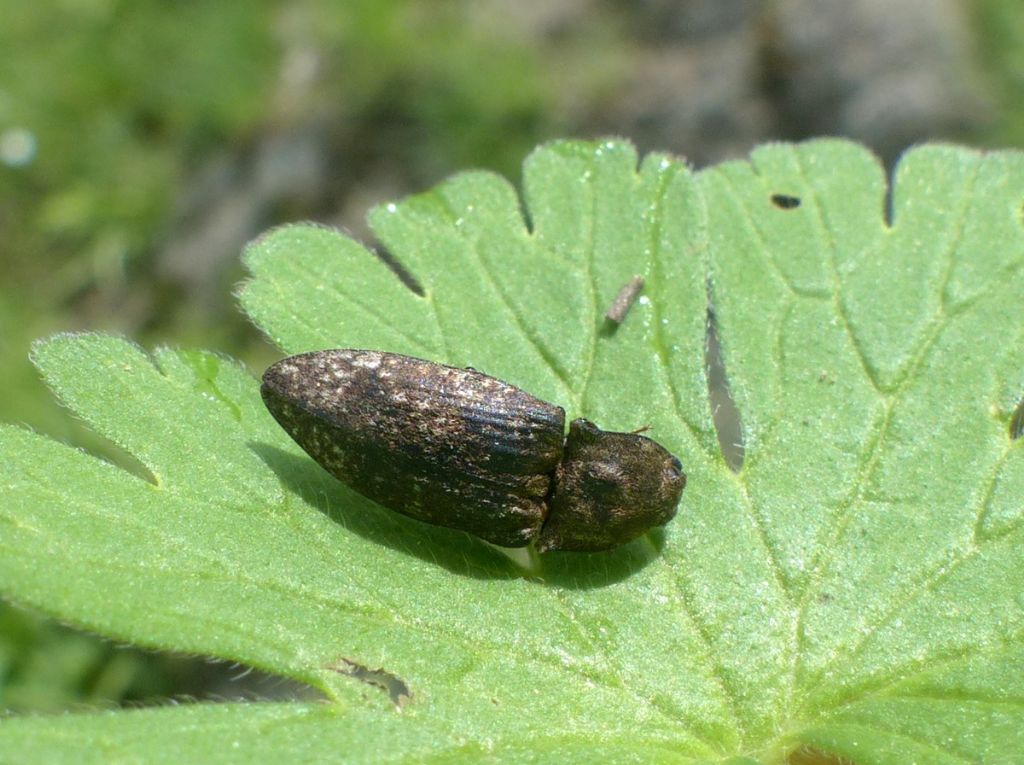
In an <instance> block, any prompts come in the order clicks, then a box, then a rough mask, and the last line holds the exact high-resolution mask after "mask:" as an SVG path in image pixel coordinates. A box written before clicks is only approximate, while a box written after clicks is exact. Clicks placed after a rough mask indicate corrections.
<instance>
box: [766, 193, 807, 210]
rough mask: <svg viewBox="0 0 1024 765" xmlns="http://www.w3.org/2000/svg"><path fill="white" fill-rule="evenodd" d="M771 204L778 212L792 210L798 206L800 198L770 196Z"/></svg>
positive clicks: (783, 195)
mask: <svg viewBox="0 0 1024 765" xmlns="http://www.w3.org/2000/svg"><path fill="white" fill-rule="evenodd" d="M772 204H773V205H775V206H776V207H778V208H779V209H780V210H792V209H794V208H796V207H799V206H800V197H794V196H790V195H789V194H772Z"/></svg>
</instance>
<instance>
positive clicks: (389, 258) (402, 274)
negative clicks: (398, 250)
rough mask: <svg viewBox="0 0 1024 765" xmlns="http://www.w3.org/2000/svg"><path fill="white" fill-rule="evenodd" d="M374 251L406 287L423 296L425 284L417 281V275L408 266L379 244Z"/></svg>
mask: <svg viewBox="0 0 1024 765" xmlns="http://www.w3.org/2000/svg"><path fill="white" fill-rule="evenodd" d="M373 253H374V254H375V255H376V256H377V257H378V258H380V260H381V262H382V263H383V264H384V265H385V266H387V267H388V268H390V269H391V273H393V274H394V275H395V276H397V277H398V280H399V281H400V282H402V284H404V285H405V286H406V287H408V288H409V289H411V290H412V291H413V292H415V293H416V294H417V295H419V296H420V297H423V295H424V294H426V293H424V291H423V286H422V285H421V284H420V283H419V281H417V279H416V277H415V276H413V275H412V272H410V271H409V269H408V268H406V267H405V266H403V265H402V263H401V262H400V261H399V260H398V258H396V257H395V256H394V255H393V254H392V253H391V252H390V251H389V250H387V249H385V248H384V247H381V246H380V245H377V246H376V247H374V248H373Z"/></svg>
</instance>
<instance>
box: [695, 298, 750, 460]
mask: <svg viewBox="0 0 1024 765" xmlns="http://www.w3.org/2000/svg"><path fill="white" fill-rule="evenodd" d="M704 365H705V367H706V368H707V376H708V402H709V404H710V405H711V415H712V417H713V418H714V421H715V431H716V432H717V433H718V445H719V447H720V448H721V450H722V458H723V459H724V460H725V464H727V465H728V466H729V467H730V468H731V469H732V470H733V471H734V472H737V473H738V472H739V471H740V468H742V467H743V454H744V446H743V423H742V422H741V420H740V413H739V410H738V409H737V408H736V402H735V401H734V400H733V397H732V391H731V390H730V389H729V378H728V376H727V375H726V372H725V364H724V362H723V361H722V349H721V346H720V345H719V343H718V324H717V322H716V321H715V311H714V309H713V308H710V307H709V308H708V320H707V336H706V342H705V344H704Z"/></svg>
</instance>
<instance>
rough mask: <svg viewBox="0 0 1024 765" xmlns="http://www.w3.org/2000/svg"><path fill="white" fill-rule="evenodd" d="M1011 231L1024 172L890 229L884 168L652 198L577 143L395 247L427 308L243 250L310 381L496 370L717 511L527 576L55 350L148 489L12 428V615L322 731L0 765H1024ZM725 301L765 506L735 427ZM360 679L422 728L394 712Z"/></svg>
mask: <svg viewBox="0 0 1024 765" xmlns="http://www.w3.org/2000/svg"><path fill="white" fill-rule="evenodd" d="M779 195H783V196H785V197H788V198H791V199H788V200H783V199H782V197H780V196H779ZM1022 203H1024V156H1022V155H1020V154H1015V153H995V154H987V155H981V154H977V153H973V152H969V151H967V150H964V149H958V148H953V147H945V146H931V147H923V148H920V149H917V150H915V151H913V152H910V153H908V154H907V155H906V156H905V157H904V159H903V161H902V162H901V164H900V166H899V168H898V170H897V172H896V175H895V181H894V188H893V194H892V211H893V221H892V224H891V225H888V224H887V223H886V221H885V218H884V213H885V209H886V205H887V200H886V182H885V178H884V176H883V173H882V170H881V168H880V167H879V166H878V164H877V162H876V161H875V160H874V158H873V157H871V156H870V155H869V154H867V153H866V152H865V151H863V150H862V149H860V148H858V147H856V146H854V145H852V144H849V143H845V142H840V141H817V142H811V143H807V144H801V145H797V146H790V145H773V146H768V147H764V148H762V149H759V150H757V151H756V152H755V153H754V154H753V155H752V157H751V160H750V161H749V162H734V163H727V164H724V165H721V166H718V167H715V168H711V169H709V170H707V171H704V172H702V173H699V174H697V175H693V174H691V173H690V172H689V171H688V169H687V168H686V167H685V166H684V165H683V164H681V163H680V162H678V161H677V160H674V159H672V158H669V157H666V156H661V155H652V156H649V157H647V158H646V159H645V160H644V161H643V162H642V163H640V164H639V166H638V164H637V158H636V155H635V152H634V151H633V149H632V148H631V147H630V146H629V145H628V144H626V143H624V142H618V141H612V142H604V143H582V142H561V143H556V144H552V145H549V146H546V147H543V148H542V149H540V150H538V151H537V152H535V153H534V154H533V155H532V156H531V157H530V158H529V160H528V161H527V163H526V166H525V171H524V198H523V200H522V201H520V199H519V198H518V197H517V195H516V193H515V192H514V190H513V189H512V188H511V187H510V186H509V185H508V184H507V183H506V182H505V181H503V180H501V179H500V178H497V177H495V176H493V175H490V174H485V173H467V174H463V175H459V176H456V177H454V178H452V179H450V180H449V181H446V182H445V183H443V184H441V185H440V186H438V187H437V188H436V189H434V190H432V191H430V192H428V193H425V194H422V195H419V196H416V197H413V198H411V199H408V200H405V201H403V202H401V203H398V204H393V205H386V206H383V207H381V208H379V209H377V210H375V211H373V212H372V213H371V216H370V220H371V223H372V225H373V227H374V230H375V231H376V233H377V235H378V237H379V238H380V240H381V241H382V242H383V244H384V245H385V246H386V247H387V248H388V250H389V251H390V252H391V253H393V254H394V256H395V257H396V258H397V259H398V261H400V262H401V263H402V264H403V265H404V266H405V268H407V269H408V271H409V272H410V273H411V274H412V275H413V276H414V278H415V279H416V281H417V282H418V283H419V285H420V286H421V287H422V294H417V293H416V292H414V291H412V290H410V289H408V288H406V287H405V286H403V285H402V283H401V282H400V281H399V279H398V278H397V277H396V276H395V275H394V274H393V273H392V272H391V271H390V270H389V269H388V268H387V267H386V266H385V265H384V264H383V263H382V262H381V261H380V260H379V259H378V258H376V257H374V256H373V255H372V253H370V252H368V251H367V250H366V249H365V248H363V247H361V246H360V245H358V244H356V243H354V242H352V241H351V240H349V239H347V238H345V237H343V236H342V235H340V234H337V233H335V232H332V231H330V230H327V229H324V228H318V227H314V226H292V227H285V228H282V229H278V230H275V231H272V232H269V233H268V234H266V235H264V237H262V238H261V239H260V240H258V241H257V242H255V243H254V244H253V245H252V246H251V247H250V248H249V250H248V251H247V253H246V262H247V265H248V266H249V268H250V270H251V272H252V274H253V278H252V280H251V281H250V282H249V283H248V284H247V285H246V286H245V288H244V290H243V292H242V302H243V304H244V306H245V307H246V310H247V311H248V312H249V313H250V315H251V316H252V317H253V318H254V320H255V321H256V322H257V323H258V324H259V325H260V326H261V328H262V329H263V330H264V331H265V332H266V333H267V334H268V335H269V336H270V337H272V338H273V339H274V340H275V341H276V342H278V343H279V344H280V345H281V347H282V348H284V349H286V350H287V351H289V352H298V351H304V350H312V349H316V348H327V347H366V348H379V349H384V350H389V351H395V352H401V353H410V354H413V355H417V356H421V357H425V358H430V359H433V360H436V361H441V362H445V363H450V364H458V365H470V366H473V367H476V368H477V369H480V370H481V371H484V372H487V373H489V374H493V375H495V376H498V377H501V378H503V379H506V380H509V381H510V382H513V383H515V384H517V385H520V386H522V387H524V388H526V389H527V390H529V391H531V392H533V393H535V394H537V395H540V396H542V397H544V398H546V399H548V400H551V401H554V402H556V403H559V404H561V405H563V406H565V407H566V408H567V410H568V414H569V415H570V416H577V415H584V416H587V417H588V418H590V419H593V420H595V421H596V422H598V423H599V424H600V425H601V426H602V427H605V428H610V429H622V430H632V429H635V428H637V427H640V426H642V425H650V427H651V435H653V437H655V438H656V439H657V440H658V441H660V442H661V443H663V444H664V445H665V446H666V447H668V448H669V449H670V450H672V451H673V452H675V453H676V454H678V455H679V456H680V457H681V459H682V460H683V462H684V464H685V466H686V468H687V471H688V473H689V476H690V485H689V487H688V488H687V491H686V493H685V494H684V497H683V503H682V507H681V510H680V514H679V516H678V517H677V518H676V519H675V520H674V521H673V522H672V523H671V524H670V525H669V526H668V527H667V528H666V529H665V530H664V531H655V532H652V533H651V534H649V535H648V536H647V537H646V538H644V539H641V540H637V541H636V542H634V543H631V544H629V545H626V546H624V547H623V548H621V549H619V550H617V551H615V552H612V553H601V554H594V555H578V554H568V553H565V554H557V553H555V554H548V555H545V556H542V557H541V559H540V562H539V564H538V565H539V568H536V569H529V570H524V569H521V568H520V567H519V566H518V565H517V564H516V563H515V562H514V561H513V560H512V559H510V558H508V557H506V556H505V555H504V554H502V553H501V552H499V551H497V550H495V549H494V548H491V547H489V546H487V545H486V544H484V543H481V542H479V541H477V540H474V539H472V538H470V537H468V536H466V535H465V534H462V533H460V532H456V531H452V530H447V529H440V528H434V527H428V526H425V525H423V524H419V523H417V522H415V521H411V520H408V519H405V518H404V517H402V516H400V515H398V514H396V513H392V512H388V511H385V510H382V509H380V508H377V507H375V506H374V505H373V504H372V503H370V502H368V501H366V500H363V499H361V498H360V497H358V496H357V495H355V494H354V493H352V492H351V491H349V490H348V489H346V488H345V487H344V486H341V485H340V484H338V483H337V482H335V481H333V480H331V479H330V478H329V477H327V476H326V474H324V473H323V471H321V470H320V468H319V467H317V466H316V465H315V463H313V462H312V461H311V460H310V459H309V458H308V457H306V456H305V455H304V454H303V453H302V452H301V450H299V449H298V447H296V446H294V445H293V444H292V443H291V442H290V441H289V439H288V438H287V436H285V435H284V434H283V433H282V432H281V431H280V429H279V428H278V427H277V426H276V424H275V423H274V422H273V421H272V419H271V418H270V417H269V415H268V414H267V413H266V412H265V411H264V410H263V408H262V405H261V403H260V400H259V394H258V389H257V384H256V381H255V380H254V379H253V378H252V377H251V376H249V374H248V373H246V372H245V371H244V370H242V369H240V368H239V367H238V366H237V365H235V364H233V363H232V362H230V361H228V360H226V359H221V358H219V357H217V356H214V355H211V354H206V353H199V352H182V351H170V350H161V351H158V352H157V353H156V354H154V355H153V356H152V357H149V356H147V355H146V354H145V353H144V352H142V351H141V350H139V349H138V348H137V347H135V346H133V345H131V344H130V343H127V342H125V341H122V340H118V339H114V338H109V337H102V336H94V335H83V336H63V337H58V338H55V339H54V340H51V341H50V342H48V343H45V344H43V345H40V346H39V347H38V348H37V350H36V362H37V364H38V365H39V367H40V368H41V369H42V371H43V373H44V375H45V376H46V378H47V381H48V382H49V383H50V385H51V386H52V387H53V388H54V390H55V391H56V392H57V393H58V395H59V396H60V397H61V398H62V399H63V400H64V401H65V403H67V404H68V406H69V407H71V408H72V409H73V410H74V411H75V412H76V413H77V414H78V415H79V416H81V417H83V418H84V419H85V420H86V421H87V422H89V423H90V424H91V425H92V426H93V427H94V428H95V429H96V430H97V431H98V432H100V433H101V434H103V435H105V436H106V437H107V438H109V439H111V440H112V441H114V442H115V443H117V444H118V445H120V446H121V447H123V448H124V449H126V450H127V451H129V452H131V453H132V454H134V455H135V456H136V457H137V458H138V459H139V460H140V461H141V463H142V464H143V465H144V466H145V468H146V470H148V471H149V473H150V477H151V479H152V480H151V481H147V480H146V479H145V477H136V476H134V475H130V474H128V473H126V472H125V471H123V470H120V469H118V468H114V467H112V466H110V465H108V464H106V463H103V462H101V461H99V460H97V459H95V458H93V457H90V456H88V455H86V454H83V453H81V452H77V451H74V450H71V449H68V448H66V447H64V446H62V445H60V444H57V443H54V442H52V441H49V440H48V439H45V438H42V437H40V436H37V435H34V434H31V433H28V432H25V431H21V430H18V429H16V428H4V429H2V430H0V476H3V479H2V481H3V482H2V484H0V491H2V492H3V503H2V505H0V508H2V509H0V529H2V531H0V588H2V591H3V592H5V593H6V594H7V595H8V596H9V597H11V598H13V599H15V600H17V601H20V602H23V603H26V604H28V605H32V606H35V607H37V608H40V609H42V610H44V611H47V612H49V613H52V614H54V615H57V616H59V617H61V618H63V619H65V620H67V621H69V622H72V623H75V624H78V625H80V626H83V627H86V628H88V629H91V630H94V631H96V632H99V633H102V634H105V635H109V636H111V637H113V638H116V639H118V640H122V641H130V642H134V643H138V644H140V645H143V646H148V647H153V648H169V649H174V650H177V651H184V652H194V653H199V654H204V655H209V656H213V657H218V658H223V659H226V660H232V661H237V662H241V663H244V664H248V665H253V666H256V667H259V668H261V669H263V670H266V671H269V672H273V673H277V674H280V675H285V676H289V677H292V678H295V679H297V680H301V681H303V682H306V683H308V684H310V685H312V686H314V687H316V688H318V689H319V690H320V691H321V692H323V693H324V694H325V695H326V696H327V698H328V699H329V700H330V701H331V703H330V704H328V705H313V706H310V705H306V704H299V703H294V704H275V705H269V704H249V705H228V706H220V707H216V706H207V705H198V706H193V707H189V708H187V709H160V710H148V711H145V712H130V713H128V712H125V713H115V714H104V715H75V716H70V717H65V718H61V719H60V720H59V721H55V720H52V719H48V718H39V719H24V720H22V719H15V720H9V721H7V722H5V723H3V724H2V725H0V752H3V751H12V752H17V753H18V756H19V757H20V758H21V759H22V760H25V761H29V760H47V761H59V758H60V757H65V758H66V759H71V758H72V755H80V754H82V752H83V751H85V752H89V753H90V754H92V755H95V753H96V752H100V751H102V752H103V753H104V754H105V755H107V756H106V757H105V761H112V760H114V761H116V760H122V761H125V760H130V759H134V758H146V759H151V760H154V761H169V762H173V761H182V760H185V759H190V758H192V759H204V760H206V761H224V762H228V761H235V760H238V761H242V760H243V759H245V760H246V761H249V760H250V759H251V758H252V756H254V752H258V754H259V756H262V757H264V758H266V759H276V760H289V759H303V758H308V759H310V760H319V759H326V758H329V757H331V756H332V754H333V753H334V752H344V755H345V756H346V757H347V758H348V759H352V760H356V761H360V760H364V761H379V760H380V759H384V758H391V759H395V760H420V759H425V758H427V757H432V758H436V759H438V760H441V759H443V760H445V761H449V760H455V761H458V760H460V759H462V760H467V761H468V760H473V761H476V760H478V759H479V758H480V757H482V756H490V757H492V758H494V759H496V760H498V761H522V760H524V759H535V760H542V761H548V760H550V761H559V762H562V761H566V760H569V761H573V760H580V761H584V760H587V761H593V760H594V759H604V760H607V759H614V760H616V761H618V760H623V761H628V760H632V761H643V762H646V761H651V760H658V761H679V762H728V761H732V762H737V763H738V762H762V763H777V762H781V761H783V760H784V759H785V758H786V757H787V756H788V754H789V753H790V752H793V751H796V750H797V749H799V748H800V747H801V746H804V745H807V746H812V747H815V748H817V749H819V750H822V751H827V752H832V753H835V754H837V755H841V756H843V757H846V758H848V759H850V760H851V761H855V762H857V763H890V762H891V763H896V762H899V763H905V762H911V761H918V762H937V763H944V762H965V761H979V762H996V761H1000V760H1002V761H1010V760H1011V759H1012V758H1013V757H1015V756H1017V755H1018V753H1019V752H1020V751H1022V750H1024V733H1021V731H1024V707H1022V704H1024V672H1022V671H1021V670H1022V669H1024V598H1021V596H1020V593H1021V592H1022V591H1024V565H1022V564H1024V545H1022V544H1021V541H1022V540H1021V539H1020V537H1021V533H1022V532H1021V516H1022V514H1024V501H1022V500H1021V496H1022V487H1024V446H1022V445H1021V444H1022V443H1024V439H1016V440H1014V439H1013V438H1011V420H1012V418H1013V416H1014V411H1015V408H1016V407H1017V405H1018V403H1019V401H1020V398H1021V395H1022V392H1024V351H1022V349H1024V342H1022V341H1024V314H1022V312H1021V311H1020V310H1019V305H1017V304H1018V303H1019V292H1020V279H1021V271H1022V267H1024V226H1022ZM527 220H528V221H529V223H528V224H527V222H526V221H527ZM634 274H639V275H642V276H644V277H645V279H646V287H645V290H644V293H643V296H642V298H641V300H640V301H638V303H637V304H636V305H634V306H633V309H632V311H631V312H630V314H629V315H628V316H627V318H626V320H625V322H624V323H623V324H622V325H621V327H619V328H618V329H617V330H612V329H611V328H610V327H609V326H607V325H606V324H605V323H604V320H603V318H602V316H603V312H604V310H605V308H606V307H607V306H608V304H609V303H610V301H611V300H612V298H613V297H614V295H615V293H616V292H617V291H618V289H619V287H621V286H622V284H624V283H625V282H626V281H628V280H629V278H630V277H632V276H633V275H634ZM709 294H710V296H711V299H712V301H713V304H714V310H715V316H716V321H717V327H718V335H719V338H720V341H721V346H722V353H723V359H724V365H725V368H726V370H727V373H728V376H729V382H730V385H731V390H732V392H733V394H734V397H735V400H736V402H737V407H738V411H739V415H740V417H741V419H742V425H743V433H744V439H745V447H746V458H745V462H744V465H743V467H742V469H741V470H740V472H738V473H735V472H733V471H732V470H730V468H729V466H728V465H727V464H726V463H725V462H724V460H723V459H722V457H721V454H720V449H719V445H718V440H717V435H716V433H715V430H714V426H713V422H712V416H711V412H710V409H709V403H708V391H707V382H706V375H705V370H704V364H705V358H704V357H705V352H704V345H705V321H706V309H707V301H708V297H709ZM360 668H361V669H360ZM363 670H370V671H371V674H372V673H373V672H376V673H378V674H377V675H376V677H377V678H386V677H388V676H394V677H396V678H399V679H400V681H401V682H402V683H404V684H405V686H406V687H407V688H408V691H409V695H410V697H409V698H408V699H398V698H396V701H400V702H402V705H401V708H400V709H397V708H396V705H395V704H393V703H392V702H391V701H390V700H389V698H388V696H387V695H386V694H385V693H381V692H377V691H376V690H375V689H373V688H371V687H370V686H367V685H363V684H361V683H359V681H358V679H357V676H359V675H363V676H365V675H366V673H365V671H363ZM380 673H385V674H384V675H381V674H380ZM257 738H258V739H259V742H260V743H259V745H258V748H255V749H254V748H247V747H252V746H254V745H253V743H252V742H253V741H254V740H255V739H257ZM101 742H102V745H101ZM148 742H152V743H151V746H147V744H148ZM160 742H167V743H166V745H163V744H161V743H160ZM238 742H244V743H242V744H241V745H236V744H238ZM609 754H610V755H611V756H610V757H609Z"/></svg>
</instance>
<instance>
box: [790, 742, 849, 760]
mask: <svg viewBox="0 0 1024 765" xmlns="http://www.w3.org/2000/svg"><path fill="white" fill-rule="evenodd" d="M786 765H853V763H852V762H850V760H847V759H844V758H842V757H838V756H837V755H834V754H828V753H827V752H822V751H820V750H818V749H813V748H811V747H809V746H802V747H800V748H799V749H797V750H796V751H795V752H793V753H792V754H790V755H789V757H787V758H786Z"/></svg>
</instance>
